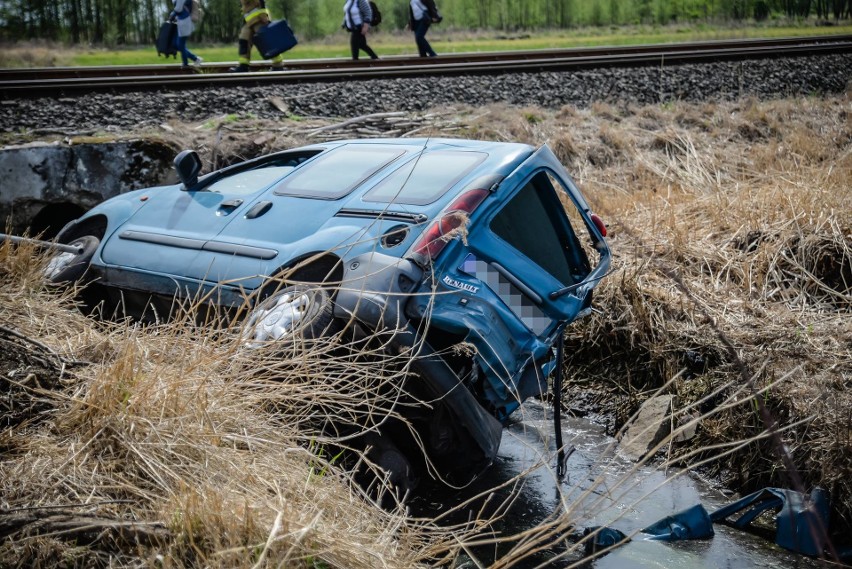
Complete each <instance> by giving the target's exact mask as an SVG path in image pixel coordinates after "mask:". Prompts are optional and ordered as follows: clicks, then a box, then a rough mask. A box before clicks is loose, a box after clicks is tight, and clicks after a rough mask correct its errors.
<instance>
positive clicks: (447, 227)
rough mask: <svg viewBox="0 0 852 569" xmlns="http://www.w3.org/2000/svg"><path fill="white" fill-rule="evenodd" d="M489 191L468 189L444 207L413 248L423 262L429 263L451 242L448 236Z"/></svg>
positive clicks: (459, 225)
mask: <svg viewBox="0 0 852 569" xmlns="http://www.w3.org/2000/svg"><path fill="white" fill-rule="evenodd" d="M488 193H489V192H488V190H482V189H477V190H470V191H467V192H465V193H463V194H462V195H460V196H459V197H457V198H456V199H455V200H453V202H452V203H450V205H448V206H447V207H446V208H445V209H444V211H443V212H442V213H441V217H439V218H438V219H436V220H435V221H433V222H432V224H431V225H429V227H428V228H427V229H426V231H424V232H423V235H422V236H421V237H420V239H418V240H417V243H415V244H414V247H413V248H412V251H413V252H414V254H415V255H416V256H418V257H420V260H421V262H423V263H427V262H430V261H434V260H435V258H436V257H437V256H438V255H439V254H440V253H441V251H443V250H444V247H446V246H447V243H449V242H450V238H448V237H446V236H447V235H450V233H452V232H453V231H454V230H455V229H458V228H459V227H461V225H462V224H463V223H464V222H465V219H466V218H467V216H469V215H470V214H472V213H473V212H474V211H475V210H476V208H477V207H479V204H481V203H482V201H483V200H484V199H485V198H486V196H488Z"/></svg>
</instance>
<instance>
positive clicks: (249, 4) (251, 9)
mask: <svg viewBox="0 0 852 569" xmlns="http://www.w3.org/2000/svg"><path fill="white" fill-rule="evenodd" d="M240 8H242V12H243V27H242V28H241V29H240V41H239V44H238V46H239V47H238V49H237V66H236V67H232V68H231V71H234V72H237V73H243V72H246V71H248V70H249V62H250V61H251V46H252V38H253V37H254V34H256V33H257V30H259V29H260V28H262V27H263V26H265V25H266V24H268V23H269V10H267V9H266V2H265V0H240ZM283 59H284V56H283V55H276V56H275V57H273V58H272V60H271V61H272V65H274V66H280V65H281V61H282V60H283Z"/></svg>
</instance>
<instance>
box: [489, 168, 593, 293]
mask: <svg viewBox="0 0 852 569" xmlns="http://www.w3.org/2000/svg"><path fill="white" fill-rule="evenodd" d="M490 227H491V231H493V232H494V233H495V234H496V235H498V236H499V237H500V238H502V239H503V240H504V241H506V242H508V243H509V244H510V245H511V246H512V247H514V248H515V249H517V250H518V251H519V252H520V253H522V254H523V255H525V256H526V257H528V258H529V259H530V260H532V261H533V262H534V263H536V264H537V265H539V266H540V267H541V268H543V269H544V270H545V271H547V272H548V273H550V274H551V275H552V276H553V277H555V278H556V279H557V280H558V281H559V282H560V283H562V284H563V285H565V286H569V285H572V284H575V283H578V282H580V281H582V280H583V279H584V278H585V277H586V275H588V274H589V272H590V271H591V269H590V267H589V261H588V259H587V258H586V255H585V253H584V252H583V249H582V247H581V246H580V243H579V241H578V240H577V236H576V235H575V234H574V231H573V230H572V228H571V226H570V225H569V223H568V221H567V219H566V217H565V209H564V207H563V205H562V203H561V202H560V201H559V198H558V197H557V195H556V192H555V191H554V188H553V184H552V183H551V181H550V178H549V177H548V175H547V174H546V173H545V172H539V173H538V174H536V175H535V176H533V178H532V179H531V180H530V181H529V182H528V183H527V184H526V185H525V186H524V187H523V188H522V189H521V190H520V191H519V192H518V193H517V194H516V195H515V196H514V197H513V198H512V199H511V200H510V201H509V203H507V204H506V206H505V207H504V208H503V209H502V210H501V211H500V212H499V213H498V214H497V215H496V216H495V217H494V219H492V220H491V225H490Z"/></svg>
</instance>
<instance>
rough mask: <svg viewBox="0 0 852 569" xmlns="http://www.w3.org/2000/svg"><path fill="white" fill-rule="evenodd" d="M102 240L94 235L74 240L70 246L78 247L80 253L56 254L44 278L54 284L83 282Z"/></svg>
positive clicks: (45, 270)
mask: <svg viewBox="0 0 852 569" xmlns="http://www.w3.org/2000/svg"><path fill="white" fill-rule="evenodd" d="M100 243H101V240H100V239H98V238H97V237H95V236H94V235H84V236H82V237H78V238H77V239H74V240H73V241H71V242H70V243H68V245H70V246H72V247H78V248H79V250H80V251H79V252H78V253H69V252H66V251H59V252H57V253H55V254H54V255H53V256H52V257H50V260H49V261H48V263H47V266H46V267H45V268H44V278H45V279H47V281H48V282H50V283H54V284H60V283H72V282H77V281H79V280H82V278H83V276H84V275H85V274H86V271H87V270H88V269H89V263H91V261H92V257H94V256H95V251H96V250H97V249H98V245H100Z"/></svg>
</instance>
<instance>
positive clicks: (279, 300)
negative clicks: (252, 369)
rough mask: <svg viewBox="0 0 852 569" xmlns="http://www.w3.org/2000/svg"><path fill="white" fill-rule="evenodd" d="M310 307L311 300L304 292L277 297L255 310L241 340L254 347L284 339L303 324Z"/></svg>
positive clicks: (294, 292)
mask: <svg viewBox="0 0 852 569" xmlns="http://www.w3.org/2000/svg"><path fill="white" fill-rule="evenodd" d="M310 306H311V298H310V296H308V295H307V294H306V293H304V292H301V291H293V292H285V293H282V294H280V295H277V296H275V297H273V298H272V299H270V300H268V301H266V302H264V303H263V304H261V305H260V306H259V307H258V308H257V309H256V310H255V312H254V313H253V314H252V316H251V318H250V319H249V322H248V324H247V326H246V329H245V331H244V333H243V338H244V339H245V340H247V341H249V342H250V343H251V344H252V345H255V346H256V345H258V344H262V343H264V342H270V341H275V340H280V339H282V338H285V337H287V336H289V335H291V334H292V333H293V332H294V331H295V330H298V329H299V328H300V327H301V326H302V324H304V322H305V319H306V316H307V313H308V309H309V308H310Z"/></svg>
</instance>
